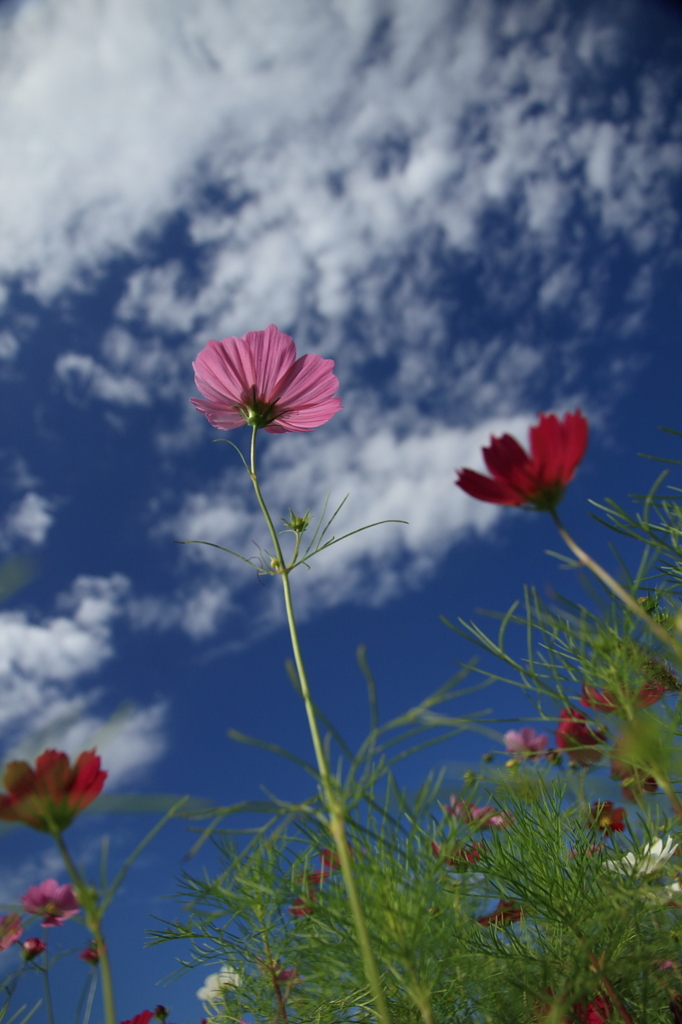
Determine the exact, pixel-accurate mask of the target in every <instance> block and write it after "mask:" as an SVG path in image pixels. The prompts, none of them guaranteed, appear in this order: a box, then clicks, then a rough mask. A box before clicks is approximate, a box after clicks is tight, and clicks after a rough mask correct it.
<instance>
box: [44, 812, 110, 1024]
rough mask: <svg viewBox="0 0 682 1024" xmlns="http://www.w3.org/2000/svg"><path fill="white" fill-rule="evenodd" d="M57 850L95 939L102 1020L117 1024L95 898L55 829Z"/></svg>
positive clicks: (107, 959) (105, 949) (106, 954)
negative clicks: (99, 978)
mask: <svg viewBox="0 0 682 1024" xmlns="http://www.w3.org/2000/svg"><path fill="white" fill-rule="evenodd" d="M52 835H53V837H54V840H55V842H56V843H57V846H58V847H59V852H60V853H61V855H62V859H63V860H64V864H65V865H66V870H67V871H68V872H69V875H70V876H71V881H72V882H73V885H74V889H75V890H76V896H77V898H78V902H79V903H80V905H81V906H82V908H83V910H84V912H85V925H86V927H87V929H88V931H89V932H90V934H91V935H92V937H93V939H94V940H95V945H96V947H97V952H98V953H99V971H100V977H101V979H102V1004H103V1008H104V1020H105V1022H106V1024H117V1021H116V1008H115V1005H114V986H113V981H112V977H111V964H110V963H109V954H108V952H107V947H106V943H105V942H104V936H103V934H102V922H101V914H100V911H99V907H98V906H97V900H96V897H95V896H94V894H93V892H92V890H91V889H90V888H89V886H88V885H87V883H86V882H85V881H84V879H83V878H82V877H81V875H80V873H79V871H78V868H77V867H76V865H75V864H74V862H73V859H72V857H71V854H70V853H69V850H68V848H67V846H66V843H65V842H64V838H63V836H62V834H61V832H60V831H59V830H57V829H55V831H54V832H53V833H52Z"/></svg>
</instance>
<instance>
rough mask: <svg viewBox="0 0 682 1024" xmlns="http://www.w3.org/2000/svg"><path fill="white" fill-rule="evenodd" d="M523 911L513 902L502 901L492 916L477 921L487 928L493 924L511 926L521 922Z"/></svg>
mask: <svg viewBox="0 0 682 1024" xmlns="http://www.w3.org/2000/svg"><path fill="white" fill-rule="evenodd" d="M522 915H523V910H522V909H521V907H520V906H519V905H518V903H514V901H513V900H500V902H499V903H498V904H497V906H496V908H495V910H493V912H492V914H485V915H484V916H483V917H478V918H476V920H477V921H478V923H479V924H482V925H483V926H484V927H485V928H487V927H488V926H489V925H491V924H509V923H510V922H511V921H520V920H521V917H522Z"/></svg>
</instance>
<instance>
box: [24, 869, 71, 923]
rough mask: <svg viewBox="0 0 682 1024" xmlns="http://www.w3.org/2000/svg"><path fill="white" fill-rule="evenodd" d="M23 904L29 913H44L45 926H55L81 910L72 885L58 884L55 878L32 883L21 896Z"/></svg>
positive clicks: (43, 921)
mask: <svg viewBox="0 0 682 1024" xmlns="http://www.w3.org/2000/svg"><path fill="white" fill-rule="evenodd" d="M21 904H22V906H23V908H24V910H25V911H26V913H27V914H42V915H43V920H42V925H43V928H54V927H55V926H56V925H60V924H62V923H63V922H64V921H66V920H67V919H68V918H69V917H73V916H74V914H77V913H78V911H79V910H80V906H79V904H78V900H77V899H76V897H75V895H74V892H73V889H72V888H71V886H70V885H69V884H68V883H65V884H64V885H58V883H57V882H56V880H55V879H54V878H48V879H46V881H44V882H41V883H40V885H32V886H31V888H30V889H27V891H26V892H25V893H24V895H23V896H22V897H21Z"/></svg>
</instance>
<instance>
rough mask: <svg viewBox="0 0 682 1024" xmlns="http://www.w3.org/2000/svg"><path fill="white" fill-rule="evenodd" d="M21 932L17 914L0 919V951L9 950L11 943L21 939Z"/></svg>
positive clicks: (19, 919)
mask: <svg viewBox="0 0 682 1024" xmlns="http://www.w3.org/2000/svg"><path fill="white" fill-rule="evenodd" d="M23 930H24V929H23V928H22V927H21V917H20V915H19V914H6V915H5V917H0V949H9V947H10V946H11V945H12V943H13V942H16V941H17V939H20V938H21V933H22V932H23Z"/></svg>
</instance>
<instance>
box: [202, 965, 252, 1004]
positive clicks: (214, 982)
mask: <svg viewBox="0 0 682 1024" xmlns="http://www.w3.org/2000/svg"><path fill="white" fill-rule="evenodd" d="M241 983H242V979H241V978H240V976H239V975H238V974H237V972H236V971H231V970H230V968H229V967H221V968H220V970H219V971H218V973H217V974H209V976H208V977H207V978H206V979H205V980H204V984H203V985H202V986H201V988H200V989H198V990H197V999H203V1000H204V1001H205V1002H209V1003H214V1002H216V1000H217V999H220V997H221V996H223V995H224V994H225V989H226V988H237V986H238V985H241Z"/></svg>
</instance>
